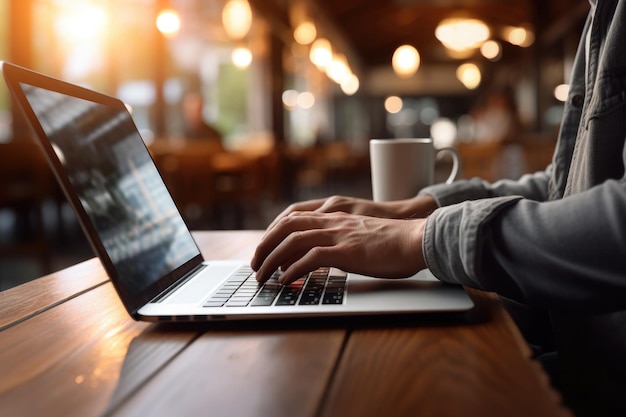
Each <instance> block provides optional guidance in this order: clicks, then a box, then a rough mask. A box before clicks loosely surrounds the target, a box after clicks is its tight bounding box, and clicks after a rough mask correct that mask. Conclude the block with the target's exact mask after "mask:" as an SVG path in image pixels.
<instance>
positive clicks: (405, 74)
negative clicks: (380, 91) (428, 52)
mask: <svg viewBox="0 0 626 417" xmlns="http://www.w3.org/2000/svg"><path fill="white" fill-rule="evenodd" d="M391 64H392V66H393V70H394V71H395V73H396V74H397V75H398V76H399V77H402V78H410V77H412V76H413V75H415V73H416V72H417V69H418V68H419V65H420V55H419V53H418V52H417V49H415V48H414V47H412V46H411V45H402V46H400V47H398V49H396V51H395V52H394V53H393V58H392V59H391Z"/></svg>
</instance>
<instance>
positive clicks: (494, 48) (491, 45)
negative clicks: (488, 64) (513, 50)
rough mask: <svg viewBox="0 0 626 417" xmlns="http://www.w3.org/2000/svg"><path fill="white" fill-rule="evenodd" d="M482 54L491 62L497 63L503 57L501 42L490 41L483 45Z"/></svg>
mask: <svg viewBox="0 0 626 417" xmlns="http://www.w3.org/2000/svg"><path fill="white" fill-rule="evenodd" d="M480 53H481V54H482V56H484V57H485V58H487V59H488V60H490V61H497V60H498V59H500V57H501V56H502V46H501V45H500V43H499V42H496V41H493V40H490V41H487V42H485V43H483V44H482V45H481V47H480Z"/></svg>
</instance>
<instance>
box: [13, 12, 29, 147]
mask: <svg viewBox="0 0 626 417" xmlns="http://www.w3.org/2000/svg"><path fill="white" fill-rule="evenodd" d="M9 16H11V18H10V21H9V61H11V62H13V63H14V64H17V65H21V66H23V67H27V68H31V67H32V63H33V48H32V42H33V35H32V27H33V0H20V1H10V2H9ZM11 109H12V112H11V115H12V116H11V117H12V125H13V134H12V136H13V139H14V140H24V139H25V138H26V137H28V136H29V135H30V128H29V127H28V124H27V122H26V119H25V118H24V116H23V115H22V112H21V111H19V109H18V107H17V103H15V101H14V100H13V99H11Z"/></svg>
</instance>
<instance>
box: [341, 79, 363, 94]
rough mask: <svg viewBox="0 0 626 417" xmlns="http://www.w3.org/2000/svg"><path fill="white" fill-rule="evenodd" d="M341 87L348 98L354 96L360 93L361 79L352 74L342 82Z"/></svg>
mask: <svg viewBox="0 0 626 417" xmlns="http://www.w3.org/2000/svg"><path fill="white" fill-rule="evenodd" d="M340 86H341V91H343V92H344V94H346V95H348V96H351V95H354V94H355V93H356V92H357V91H359V86H360V83H359V77H357V76H356V75H354V74H350V75H349V76H348V77H346V78H345V79H344V80H343V81H342V82H341V84H340Z"/></svg>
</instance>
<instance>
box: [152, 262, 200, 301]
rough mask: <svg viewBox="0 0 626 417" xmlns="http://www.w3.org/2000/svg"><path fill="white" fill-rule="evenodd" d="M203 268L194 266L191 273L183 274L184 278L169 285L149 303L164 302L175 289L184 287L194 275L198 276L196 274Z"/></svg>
mask: <svg viewBox="0 0 626 417" xmlns="http://www.w3.org/2000/svg"><path fill="white" fill-rule="evenodd" d="M204 268H206V265H205V264H200V265H198V266H196V267H195V268H193V269H192V270H191V271H189V272H187V274H185V275H184V276H182V277H181V278H180V279H179V280H178V281H176V282H175V283H174V284H172V285H170V286H169V287H168V288H167V289H165V290H164V291H162V292H161V293H160V294H159V295H157V296H156V297H154V298H153V299H152V301H150V302H151V303H160V302H162V301H163V300H165V299H166V298H167V297H168V296H169V295H170V294H172V293H173V292H174V291H176V290H177V289H179V288H180V287H182V286H183V285H185V284H186V283H187V282H188V281H189V280H190V279H192V278H193V277H195V276H196V275H198V273H199V272H200V271H202V270H203V269H204Z"/></svg>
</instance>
